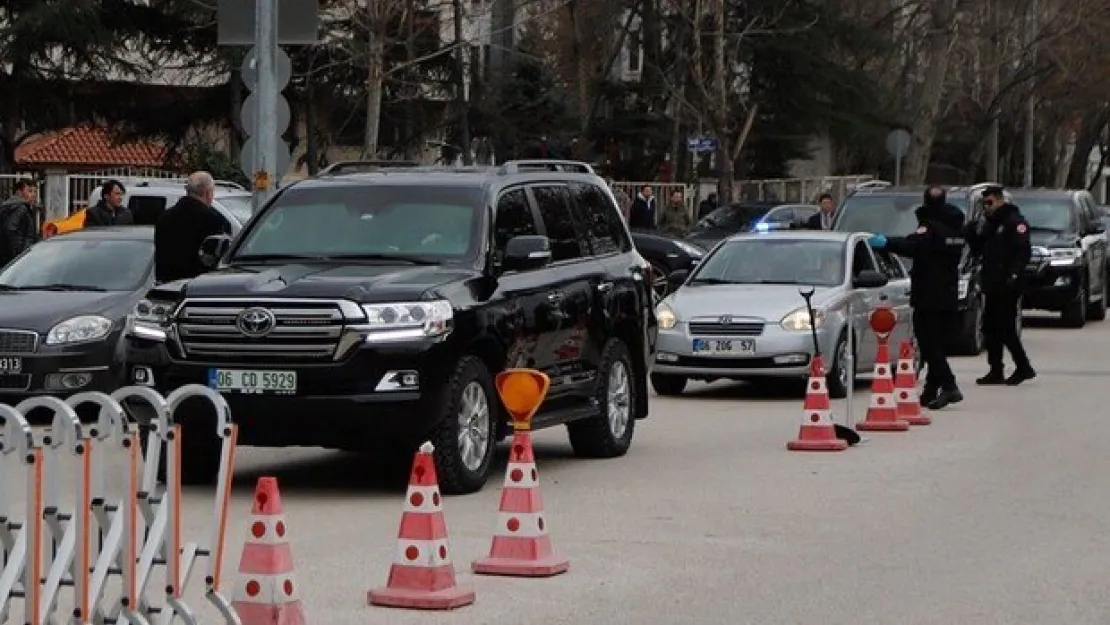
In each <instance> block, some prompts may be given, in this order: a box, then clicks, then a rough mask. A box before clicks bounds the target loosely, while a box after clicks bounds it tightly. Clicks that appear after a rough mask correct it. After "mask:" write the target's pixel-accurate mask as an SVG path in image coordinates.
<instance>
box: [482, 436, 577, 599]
mask: <svg viewBox="0 0 1110 625" xmlns="http://www.w3.org/2000/svg"><path fill="white" fill-rule="evenodd" d="M471 568H472V569H473V571H474V572H475V573H478V574H480V575H506V576H511V577H550V576H552V575H558V574H559V573H565V572H566V571H567V570H568V569H569V568H570V561H569V560H568V559H567V558H565V557H563V556H560V555H558V554H556V553H555V551H554V549H553V548H552V546H551V536H549V535H548V533H547V520H546V518H544V510H543V500H542V498H541V497H540V476H539V473H538V472H537V471H536V457H535V455H534V454H533V453H532V433H531V432H529V431H528V430H523V429H518V430H516V431H515V432H513V445H512V447H511V448H510V450H509V465H508V467H506V469H505V483H504V486H503V487H502V489H501V505H500V507H499V508H498V514H497V528H496V529H494V532H493V543H492V544H491V545H490V550H489V556H487V557H485V558H481V559H479V560H475V561H474V562H473V563H472V565H471Z"/></svg>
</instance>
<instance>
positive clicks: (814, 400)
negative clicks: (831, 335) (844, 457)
mask: <svg viewBox="0 0 1110 625" xmlns="http://www.w3.org/2000/svg"><path fill="white" fill-rule="evenodd" d="M831 412H832V403H831V402H830V401H829V389H828V387H827V386H826V385H825V365H824V363H823V362H822V360H821V356H820V354H817V355H815V356H814V357H813V360H812V361H811V362H810V365H809V380H808V381H807V382H806V397H805V400H804V402H803V403H802V425H801V427H800V428H799V429H798V438H797V439H795V440H792V441H788V442H787V443H786V448H787V449H789V450H790V451H844V450H845V449H848V442H847V441H845V440H843V439H840V438H837V437H836V425H835V424H834V423H833V420H832V417H831Z"/></svg>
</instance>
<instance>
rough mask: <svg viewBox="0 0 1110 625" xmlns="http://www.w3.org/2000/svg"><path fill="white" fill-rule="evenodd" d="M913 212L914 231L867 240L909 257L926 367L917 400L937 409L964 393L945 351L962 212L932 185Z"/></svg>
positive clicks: (954, 311)
mask: <svg viewBox="0 0 1110 625" xmlns="http://www.w3.org/2000/svg"><path fill="white" fill-rule="evenodd" d="M916 216H917V224H918V225H917V229H916V230H914V232H913V234H910V235H909V236H905V237H890V238H889V239H888V238H887V237H885V236H883V235H875V236H873V237H871V240H870V243H871V245H872V247H876V248H885V249H887V250H890V251H891V252H894V253H895V254H898V255H900V256H907V257H909V258H912V259H913V267H911V268H910V305H911V306H913V329H914V334H915V335H916V336H917V348H918V349H919V350H921V358H922V360H924V361H925V366H926V368H927V373H926V376H925V388H924V389H923V390H922V393H921V403H922V404H923V405H925V406H927V407H929V408H930V409H932V410H939V409H941V408H943V407H945V406H947V405H948V404H951V403H956V402H958V401H961V400H963V398H964V396H963V393H961V392H960V388H959V386H957V384H956V376H955V375H953V373H952V368H951V367H950V366H949V365H948V354H947V353H946V351H945V344H946V339H947V336H948V335H949V334H950V333H951V332H952V330H953V329H954V328H955V327H956V322H957V315H958V310H959V306H958V303H959V292H960V284H959V283H960V257H961V256H962V255H963V248H964V245H965V241H964V233H963V228H964V214H963V211H961V210H960V209H958V208H956V207H955V206H952V205H951V204H949V203H948V202H947V194H946V193H945V190H944V189H943V188H942V187H938V186H932V187H929V188H928V189H927V190H926V191H925V202H924V204H922V205H921V207H920V208H918V209H917V212H916Z"/></svg>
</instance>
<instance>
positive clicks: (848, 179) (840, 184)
mask: <svg viewBox="0 0 1110 625" xmlns="http://www.w3.org/2000/svg"><path fill="white" fill-rule="evenodd" d="M873 178H874V176H867V175H854V176H822V177H813V178H778V179H770V180H742V181H738V182H737V183H736V184H735V185H733V192H734V193H735V194H736V196H737V198H738V199H739V200H770V201H778V202H783V203H806V204H816V203H817V198H818V197H820V196H821V194H822V193H828V194H830V195H832V196H833V197H834V198H835V199H836V200H837V201H840V200H841V199H843V198H844V196H846V195H848V192H849V191H851V190H852V189H853V188H854V187H855V186H856V185H859V184H861V183H864V182H867V181H869V180H872V179H873Z"/></svg>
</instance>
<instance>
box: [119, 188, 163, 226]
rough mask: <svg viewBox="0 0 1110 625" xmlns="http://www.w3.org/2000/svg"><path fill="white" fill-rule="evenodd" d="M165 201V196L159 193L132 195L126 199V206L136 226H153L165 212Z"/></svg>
mask: <svg viewBox="0 0 1110 625" xmlns="http://www.w3.org/2000/svg"><path fill="white" fill-rule="evenodd" d="M166 203H167V202H166V198H164V197H162V196H159V195H132V196H131V197H130V198H128V199H127V208H128V209H130V210H131V215H132V217H134V219H135V225H136V226H153V225H154V224H155V223H157V221H158V218H159V217H161V216H162V213H163V212H165V210H166Z"/></svg>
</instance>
